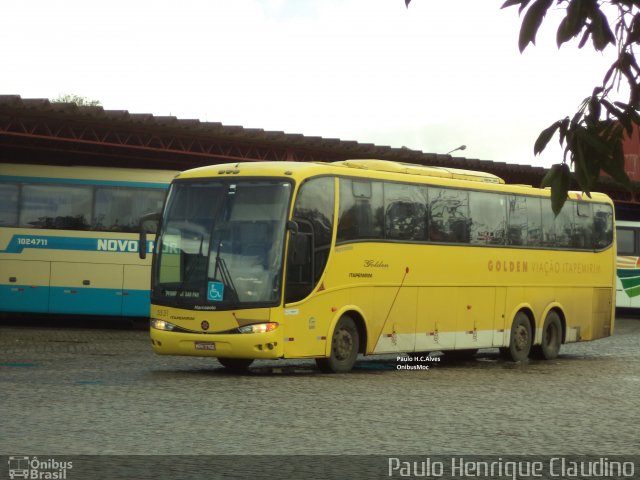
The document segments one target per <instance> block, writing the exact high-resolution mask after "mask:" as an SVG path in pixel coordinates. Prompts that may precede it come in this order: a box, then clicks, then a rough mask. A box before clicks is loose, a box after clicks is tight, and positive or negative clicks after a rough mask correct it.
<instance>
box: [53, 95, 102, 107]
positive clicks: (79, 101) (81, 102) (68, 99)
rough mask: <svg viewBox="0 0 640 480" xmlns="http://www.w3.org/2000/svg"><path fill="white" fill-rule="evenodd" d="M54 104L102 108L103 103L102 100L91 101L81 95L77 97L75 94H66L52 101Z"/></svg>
mask: <svg viewBox="0 0 640 480" xmlns="http://www.w3.org/2000/svg"><path fill="white" fill-rule="evenodd" d="M51 101H52V102H53V103H75V104H76V105H78V106H81V107H100V106H102V103H100V100H91V99H90V98H87V97H82V96H80V95H75V94H73V93H65V94H62V95H58V96H57V97H56V98H54V99H53V100H51Z"/></svg>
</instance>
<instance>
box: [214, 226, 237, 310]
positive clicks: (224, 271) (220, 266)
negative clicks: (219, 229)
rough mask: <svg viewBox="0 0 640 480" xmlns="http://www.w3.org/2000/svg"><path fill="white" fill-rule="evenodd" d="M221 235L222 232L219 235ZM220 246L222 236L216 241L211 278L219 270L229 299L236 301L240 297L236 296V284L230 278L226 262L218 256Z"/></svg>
mask: <svg viewBox="0 0 640 480" xmlns="http://www.w3.org/2000/svg"><path fill="white" fill-rule="evenodd" d="M220 236H221V237H222V234H221V235H220ZM221 247H222V238H220V241H219V242H218V248H217V249H216V262H215V266H214V267H213V279H214V280H215V279H216V276H217V275H218V270H220V278H221V279H222V283H223V284H224V286H225V288H226V289H228V290H229V294H230V296H231V301H232V302H233V303H238V302H239V301H240V298H239V297H238V291H237V290H236V286H235V285H234V283H233V278H231V273H230V272H229V268H228V267H227V262H226V261H225V260H224V258H222V257H221V256H220V248H221Z"/></svg>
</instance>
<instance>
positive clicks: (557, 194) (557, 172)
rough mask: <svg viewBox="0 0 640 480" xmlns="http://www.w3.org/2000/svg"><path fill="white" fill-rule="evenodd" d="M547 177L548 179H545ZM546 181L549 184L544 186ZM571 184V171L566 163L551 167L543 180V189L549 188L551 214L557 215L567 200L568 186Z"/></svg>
mask: <svg viewBox="0 0 640 480" xmlns="http://www.w3.org/2000/svg"><path fill="white" fill-rule="evenodd" d="M547 177H549V178H548V179H547ZM545 180H548V182H549V184H548V185H545V184H544V181H545ZM570 183H571V171H570V170H569V165H567V164H566V163H559V164H557V165H554V166H553V167H551V170H550V171H549V173H547V175H545V178H544V179H543V187H544V186H550V187H551V209H552V210H553V213H555V214H556V216H557V215H558V213H560V210H562V207H563V205H564V202H566V200H567V193H568V192H569V184H570Z"/></svg>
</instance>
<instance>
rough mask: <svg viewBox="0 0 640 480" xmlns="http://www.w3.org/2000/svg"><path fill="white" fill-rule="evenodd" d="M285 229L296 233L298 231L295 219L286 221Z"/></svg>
mask: <svg viewBox="0 0 640 480" xmlns="http://www.w3.org/2000/svg"><path fill="white" fill-rule="evenodd" d="M287 230H289V231H290V232H291V233H292V234H293V235H296V234H297V233H298V223H297V222H296V221H295V220H289V221H287Z"/></svg>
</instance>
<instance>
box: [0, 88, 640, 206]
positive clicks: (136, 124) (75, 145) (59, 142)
mask: <svg viewBox="0 0 640 480" xmlns="http://www.w3.org/2000/svg"><path fill="white" fill-rule="evenodd" d="M358 158H375V159H381V160H392V161H396V162H405V163H414V164H418V165H429V166H438V167H453V168H459V169H465V170H478V171H483V172H488V173H492V174H494V175H497V176H499V177H501V178H503V179H504V180H505V181H506V182H507V183H520V184H527V185H536V186H537V185H539V184H540V181H541V180H542V178H543V176H544V175H545V173H546V171H547V170H546V169H544V168H542V167H534V166H528V165H518V164H508V163H505V162H493V161H489V160H478V159H470V158H465V157H458V156H451V155H443V154H436V153H425V152H422V151H419V150H412V149H408V148H406V147H402V148H394V147H390V146H381V145H374V144H371V143H359V142H356V141H351V140H340V139H337V138H323V137H315V136H305V135H302V134H297V133H285V132H279V131H266V130H262V129H259V128H244V127H241V126H231V125H223V124H221V123H218V122H201V121H199V120H189V119H178V118H176V117H166V116H154V115H151V114H139V113H129V112H128V111H126V110H105V109H103V108H102V107H88V106H78V105H76V104H75V103H54V102H50V101H49V100H47V99H25V98H22V97H21V96H19V95H0V163H9V162H15V163H46V164H57V165H71V164H82V165H111V166H125V167H136V168H157V169H172V170H186V169H189V168H193V167H198V166H203V165H211V164H218V163H228V162H253V161H264V160H270V161H284V160H289V161H298V162H308V161H323V162H331V161H337V160H346V159H358ZM597 189H598V190H599V191H603V192H605V193H607V194H609V195H610V196H611V197H612V198H614V200H616V201H617V202H623V203H628V202H630V203H640V195H634V194H631V192H628V191H627V190H625V189H624V188H623V187H621V186H619V185H618V184H616V183H614V182H613V181H611V180H610V179H608V178H603V179H602V180H601V182H600V183H599V185H598V188H597Z"/></svg>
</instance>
